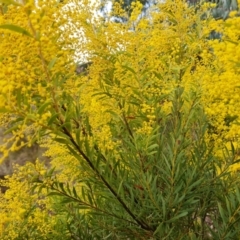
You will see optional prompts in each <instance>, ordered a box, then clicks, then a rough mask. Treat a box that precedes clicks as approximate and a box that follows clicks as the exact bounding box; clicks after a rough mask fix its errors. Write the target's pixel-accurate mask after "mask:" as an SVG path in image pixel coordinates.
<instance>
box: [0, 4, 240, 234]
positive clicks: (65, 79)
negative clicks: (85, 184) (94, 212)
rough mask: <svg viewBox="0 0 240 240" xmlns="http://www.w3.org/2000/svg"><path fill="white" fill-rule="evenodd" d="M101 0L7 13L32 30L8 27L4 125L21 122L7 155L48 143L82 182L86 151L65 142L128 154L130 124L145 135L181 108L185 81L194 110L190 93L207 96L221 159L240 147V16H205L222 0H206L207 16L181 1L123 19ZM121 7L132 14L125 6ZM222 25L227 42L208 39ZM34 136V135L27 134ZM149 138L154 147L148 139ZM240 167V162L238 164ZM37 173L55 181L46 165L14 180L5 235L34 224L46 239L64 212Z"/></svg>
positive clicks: (59, 170) (61, 169)
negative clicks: (103, 8) (227, 149)
mask: <svg viewBox="0 0 240 240" xmlns="http://www.w3.org/2000/svg"><path fill="white" fill-rule="evenodd" d="M91 2H92V1H87V0H86V1H81V3H79V1H74V0H73V1H71V0H70V1H66V3H64V4H61V3H56V1H55V0H48V1H44V0H42V1H40V0H39V1H38V5H35V1H27V3H26V4H23V5H21V6H17V7H16V6H10V7H9V9H8V11H7V12H6V13H5V14H1V15H0V25H3V24H13V25H16V26H18V27H21V28H24V29H25V30H26V31H27V33H26V32H25V34H20V33H17V32H14V31H10V30H9V29H4V28H0V42H1V45H0V49H1V51H0V69H1V73H0V110H1V111H0V120H1V125H4V126H7V124H8V123H9V122H12V123H13V124H15V122H17V123H18V124H16V125H15V128H14V129H13V130H12V134H13V136H12V137H11V138H9V139H6V140H5V143H4V144H2V146H0V151H1V152H3V154H4V155H3V157H6V156H7V155H8V153H9V151H16V150H18V149H19V148H21V147H23V146H24V145H29V146H30V145H31V144H32V142H33V141H36V140H38V141H39V142H40V140H42V141H45V142H44V146H47V147H48V151H47V153H46V154H47V155H48V156H49V157H50V158H51V159H52V166H53V167H55V168H56V175H55V177H56V179H57V180H58V181H59V182H62V183H63V182H64V183H66V182H67V183H70V185H71V186H72V185H74V186H75V187H76V188H77V190H79V189H81V184H77V183H76V182H77V180H79V179H81V177H82V178H83V177H85V176H86V173H85V172H84V170H83V169H84V166H83V162H84V159H83V157H82V156H80V154H79V152H77V154H78V155H77V154H76V155H77V156H76V155H74V154H72V152H71V151H70V150H69V149H68V148H67V147H66V145H67V144H65V143H66V142H67V143H69V145H71V144H72V145H73V146H75V147H76V143H78V141H79V142H81V141H82V142H81V144H82V145H81V144H79V143H78V144H79V145H81V147H82V150H83V151H85V152H87V151H88V150H89V149H90V152H91V151H92V150H93V149H94V150H96V151H97V152H98V153H99V154H100V153H101V154H102V155H103V156H105V155H106V156H114V157H115V159H120V157H119V156H120V155H121V154H124V144H126V143H124V141H123V135H124V134H125V133H126V132H128V133H129V134H130V135H131V136H136V137H138V138H139V139H141V140H142V139H144V137H145V136H149V135H151V134H152V132H153V130H154V129H155V128H156V126H157V125H158V123H159V122H161V121H162V119H161V117H162V116H168V115H169V114H170V113H171V109H172V108H173V106H172V102H171V96H172V94H173V92H174V90H175V89H181V87H183V88H184V89H185V92H184V99H186V100H185V102H184V103H183V108H182V111H183V113H184V114H185V115H187V114H188V112H187V111H188V110H189V109H191V107H192V106H191V104H192V103H191V102H190V100H189V102H188V101H187V99H192V98H193V97H192V96H190V95H191V93H192V95H194V94H195V93H197V94H196V95H199V96H201V104H202V107H203V109H204V111H205V113H206V114H207V116H208V120H209V123H210V124H209V125H211V127H212V129H210V130H209V132H208V135H207V136H206V138H207V141H208V142H209V143H212V142H214V145H215V153H216V154H217V155H218V156H219V158H220V159H223V157H222V152H221V149H222V147H223V145H224V144H226V143H227V142H228V141H229V140H232V141H234V146H235V147H236V148H238V146H239V134H240V127H239V117H240V116H239V109H240V102H239V96H240V84H239V71H240V70H239V64H240V45H239V37H240V22H239V18H236V17H235V15H234V14H231V15H230V16H231V17H232V18H230V19H229V20H227V21H226V22H222V21H218V22H216V21H215V20H211V21H203V22H201V21H200V16H201V14H202V13H203V11H204V10H206V9H207V8H209V7H213V5H212V4H205V5H204V6H203V9H202V10H201V9H200V10H199V11H200V13H199V15H198V14H195V12H194V10H193V9H191V8H188V7H187V6H186V4H185V3H183V1H180V0H178V1H169V2H167V3H166V4H163V5H161V12H159V13H156V12H155V13H153V14H152V18H151V20H150V21H147V20H146V19H142V20H138V16H139V13H140V11H141V8H142V5H141V4H140V3H139V2H136V3H134V4H133V5H132V10H133V12H132V15H131V18H130V19H129V22H128V23H126V24H116V23H112V22H107V21H106V22H104V21H103V19H101V18H100V17H99V18H96V17H94V16H93V15H94V14H93V12H94V9H95V8H94V6H92V4H91ZM71 3H74V4H75V5H74V7H71ZM96 7H97V8H99V7H100V6H96ZM114 11H115V13H118V14H119V15H123V12H122V10H121V9H120V6H119V4H116V6H115V9H114ZM136 20H137V21H136ZM133 26H136V27H135V29H134V31H132V29H133ZM212 29H215V30H217V31H222V32H224V35H223V40H222V41H218V40H213V41H209V40H206V36H207V35H208V34H209V33H210V32H211V30H212ZM29 35H30V36H29ZM76 57H78V60H79V61H81V62H82V61H84V62H85V61H88V60H91V61H92V62H93V65H92V66H90V67H89V74H88V76H80V75H79V76H77V75H76V74H75V73H74V70H75V63H74V61H75V59H76ZM193 93H194V94H193ZM188 94H189V96H188ZM157 111H158V112H157ZM6 112H7V113H9V115H8V114H6ZM9 116H10V117H9ZM196 118H197V116H196ZM14 121H15V122H14ZM117 123H119V124H117ZM120 123H124V124H125V127H126V129H123V128H122V127H120V126H121V124H120ZM184 124H186V123H184ZM118 125H119V126H118ZM192 128H194V126H192ZM209 128H210V127H209ZM59 129H61V130H62V131H60V130H59ZM42 130H44V131H42ZM49 133H51V134H49ZM44 134H46V135H47V137H46V138H44V137H43V135H44ZM25 135H27V137H26V138H27V143H25V142H23V141H22V140H23V137H24V136H25ZM63 135H64V137H66V136H67V137H66V138H64V137H63ZM189 135H190V134H189ZM192 135H194V134H192ZM56 136H57V137H59V139H58V141H59V142H57V140H56V138H55V137H56ZM186 137H188V138H190V139H193V138H194V137H195V136H186ZM54 140H56V141H54ZM61 141H62V142H63V143H62V142H61ZM64 141H65V142H64ZM84 141H85V142H87V143H88V145H89V146H88V145H87V144H85V145H84ZM19 142H20V144H19ZM10 143H12V144H11V147H10V148H9V144H10ZM74 144H75V145H74ZM72 145H71V146H72ZM143 145H144V146H146V148H147V147H148V145H147V140H146V142H144V140H143ZM88 148H89V149H88ZM76 149H77V148H76ZM76 149H74V150H76ZM219 149H220V150H219ZM146 151H147V149H146ZM89 155H91V154H89ZM91 157H92V158H94V156H91ZM93 167H94V166H93ZM238 169H239V166H238V165H237V164H235V165H233V166H232V170H234V171H235V170H238ZM32 176H38V177H39V178H41V179H43V182H44V184H46V186H50V185H51V184H52V183H53V179H49V178H47V177H46V169H45V168H44V167H43V166H42V165H41V164H38V163H37V165H36V166H33V165H27V166H25V167H24V168H22V169H20V170H19V171H18V172H16V173H15V174H14V175H13V176H12V177H11V178H9V180H8V181H7V183H6V184H7V186H8V187H10V189H9V190H8V191H7V192H6V194H5V195H1V199H0V207H1V209H2V210H1V211H2V212H1V227H2V229H1V233H2V237H3V236H4V237H5V239H14V238H16V236H17V233H18V232H20V230H21V228H22V225H24V227H23V230H24V231H27V230H28V228H29V227H30V226H31V227H35V231H36V232H37V234H39V236H43V239H44V236H45V235H47V234H48V232H49V231H51V230H52V229H53V228H54V226H55V225H56V224H57V221H58V220H59V219H58V217H59V218H60V217H62V216H59V215H56V216H55V215H54V214H53V213H54V203H52V202H51V198H46V194H47V193H46V192H43V195H42V199H39V196H38V195H37V194H36V193H33V194H30V189H31V186H32V184H33V183H32V182H31V181H30V180H32V179H31V177H32ZM44 177H46V179H44ZM22 179H25V180H24V181H21V180H22ZM56 199H57V198H56ZM56 199H55V201H57V200H56ZM19 202H20V203H19ZM36 205H37V206H36ZM32 208H33V209H34V211H33V212H31V210H32ZM27 214H29V215H30V217H29V216H27ZM51 214H52V215H51ZM49 216H51V217H49ZM25 219H27V221H26V222H25ZM64 220H65V219H64ZM30 237H32V238H29V239H34V237H33V236H30ZM3 239H4V238H3Z"/></svg>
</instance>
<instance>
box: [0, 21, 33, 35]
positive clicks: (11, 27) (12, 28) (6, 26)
mask: <svg viewBox="0 0 240 240" xmlns="http://www.w3.org/2000/svg"><path fill="white" fill-rule="evenodd" d="M0 28H2V29H7V30H10V31H13V32H17V33H22V34H23V35H26V36H28V37H33V36H32V35H31V34H30V33H29V32H28V31H27V30H26V29H24V28H22V27H19V26H16V25H13V24H2V25H0Z"/></svg>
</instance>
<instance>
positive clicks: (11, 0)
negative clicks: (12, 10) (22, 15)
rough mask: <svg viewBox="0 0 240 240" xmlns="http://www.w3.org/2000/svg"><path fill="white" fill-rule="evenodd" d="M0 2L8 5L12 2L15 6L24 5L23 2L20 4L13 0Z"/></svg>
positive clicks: (0, 0)
mask: <svg viewBox="0 0 240 240" xmlns="http://www.w3.org/2000/svg"><path fill="white" fill-rule="evenodd" d="M0 3H6V4H8V5H10V4H12V5H15V6H22V4H20V3H18V2H15V1H13V0H0Z"/></svg>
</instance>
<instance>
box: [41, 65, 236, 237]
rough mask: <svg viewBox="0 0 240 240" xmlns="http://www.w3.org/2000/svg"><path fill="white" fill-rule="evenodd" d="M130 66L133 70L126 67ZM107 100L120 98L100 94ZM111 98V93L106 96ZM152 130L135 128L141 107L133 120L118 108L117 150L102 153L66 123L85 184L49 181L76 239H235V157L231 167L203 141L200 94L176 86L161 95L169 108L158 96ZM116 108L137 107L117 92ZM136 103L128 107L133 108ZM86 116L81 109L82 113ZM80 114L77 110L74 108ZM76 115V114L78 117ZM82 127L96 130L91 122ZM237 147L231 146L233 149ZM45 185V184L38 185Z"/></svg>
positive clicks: (65, 137) (64, 137)
mask: <svg viewBox="0 0 240 240" xmlns="http://www.w3.org/2000/svg"><path fill="white" fill-rule="evenodd" d="M129 71H130V72H132V71H131V70H130V69H129ZM101 94H102V95H104V96H105V98H106V99H108V98H116V97H115V96H113V95H109V94H108V92H102V93H101ZM109 100H110V99H109ZM148 100H149V101H151V103H152V104H153V105H154V106H155V108H154V116H155V121H154V122H153V123H152V130H151V133H150V134H149V135H146V134H142V133H139V132H137V131H136V130H135V129H137V128H139V126H141V125H142V124H143V122H144V121H145V120H146V119H147V116H146V115H145V114H144V113H143V112H142V111H141V109H140V108H139V109H138V110H137V111H138V112H137V116H138V117H135V118H133V119H131V121H129V120H127V117H126V116H127V114H128V115H129V114H131V112H123V115H117V114H116V113H113V120H112V121H111V123H110V127H111V131H112V133H113V136H114V137H116V139H117V140H118V141H120V142H121V144H120V145H119V147H118V153H119V155H115V154H113V153H112V152H111V151H109V152H105V153H103V152H101V150H100V149H99V148H98V145H97V144H93V145H91V144H89V141H88V140H87V137H86V136H84V134H81V133H79V132H77V135H78V137H77V138H76V139H77V140H75V139H74V137H73V136H72V135H71V134H70V131H69V130H68V129H67V128H66V127H65V126H64V125H62V127H61V131H62V133H61V135H60V137H61V138H58V139H55V140H56V141H59V142H61V143H63V144H64V145H67V146H68V149H69V151H70V153H71V154H72V155H73V156H75V157H76V158H78V159H79V161H80V163H81V168H82V170H83V171H86V172H87V173H88V175H87V177H82V178H79V179H78V181H79V182H81V187H80V188H78V189H77V188H76V187H75V186H70V185H69V184H68V183H63V182H59V181H56V180H54V175H52V176H51V174H50V175H49V177H50V178H52V184H51V185H49V186H45V187H47V189H48V192H49V194H48V196H49V197H52V198H54V199H58V201H59V203H58V204H57V207H56V209H57V212H58V211H59V210H60V211H61V212H62V211H63V212H64V215H65V216H67V220H66V222H67V223H68V225H67V228H68V231H69V232H70V233H71V236H73V238H74V239H104V238H107V239H126V238H129V239H209V238H214V239H237V237H238V235H239V227H240V226H239V225H240V222H239V216H238V210H239V203H240V194H239V191H240V189H239V187H237V186H238V185H239V180H236V178H235V177H234V176H232V175H231V174H230V173H229V171H228V170H229V167H230V166H231V165H232V164H233V163H234V160H233V157H232V153H231V152H229V151H228V150H226V162H227V165H223V162H222V163H221V162H219V159H217V158H216V157H215V156H214V155H213V153H212V150H211V146H210V145H209V144H208V143H207V142H206V140H205V134H206V131H207V119H206V116H205V114H204V112H203V109H202V107H201V104H200V103H199V97H198V95H197V94H196V93H195V92H194V91H193V90H191V91H190V92H186V91H185V90H184V88H183V87H180V86H177V87H176V88H175V89H174V90H173V91H172V92H171V93H170V94H169V95H167V96H165V97H164V98H162V99H161V101H168V102H169V103H170V105H171V111H170V112H169V113H168V114H166V113H164V112H163V111H162V109H161V104H158V103H159V98H153V99H148ZM116 101H118V103H119V107H120V108H122V106H123V105H124V104H129V105H130V106H131V104H130V102H133V104H132V107H133V105H139V104H140V103H139V102H137V101H136V99H130V100H129V102H128V103H126V102H125V101H124V99H121V98H120V99H119V97H118V98H116ZM129 108H131V107H129ZM79 114H81V113H79ZM74 115H77V112H75V113H74ZM76 117H77V116H76ZM83 126H84V127H85V128H86V132H87V134H90V135H91V131H90V129H89V127H88V120H87V119H85V122H84V123H83ZM232 151H234V148H233V149H232ZM40 186H41V184H40Z"/></svg>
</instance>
